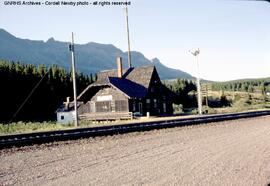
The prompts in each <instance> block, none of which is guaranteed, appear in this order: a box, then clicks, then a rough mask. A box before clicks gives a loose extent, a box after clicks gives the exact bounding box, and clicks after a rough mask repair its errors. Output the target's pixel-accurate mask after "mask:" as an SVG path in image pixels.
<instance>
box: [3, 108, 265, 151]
mask: <svg viewBox="0 0 270 186" xmlns="http://www.w3.org/2000/svg"><path fill="white" fill-rule="evenodd" d="M264 115H270V110H265V111H254V112H242V113H233V114H216V115H208V116H199V117H192V118H181V119H170V120H161V121H151V122H143V123H132V124H120V125H111V126H102V127H91V128H90V127H87V128H77V129H67V130H57V131H47V132H34V133H24V134H14V135H4V136H0V149H3V148H9V147H13V146H26V145H33V144H41V143H48V142H53V141H64V140H75V139H79V138H87V137H95V136H106V135H114V134H123V133H129V132H140V131H149V130H153V129H162V128H172V127H179V126H187V125H197V124H204V123H205V124H206V123H210V122H219V121H226V120H233V119H241V118H250V117H257V116H264Z"/></svg>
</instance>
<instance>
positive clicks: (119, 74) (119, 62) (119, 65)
mask: <svg viewBox="0 0 270 186" xmlns="http://www.w3.org/2000/svg"><path fill="white" fill-rule="evenodd" d="M116 63H117V77H119V78H122V75H123V66H122V58H121V57H117V58H116Z"/></svg>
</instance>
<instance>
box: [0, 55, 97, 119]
mask: <svg viewBox="0 0 270 186" xmlns="http://www.w3.org/2000/svg"><path fill="white" fill-rule="evenodd" d="M95 78H96V76H94V77H93V76H92V74H90V75H85V74H82V73H77V74H76V81H77V92H78V93H80V92H82V91H83V89H85V87H86V86H88V85H89V84H91V83H92V82H93V81H94V80H95ZM41 79H42V81H41ZM39 82H40V84H39V85H38V87H37V88H36V89H35V91H34V92H33V94H32V95H31V97H30V98H29V100H28V101H27V102H26V103H25V105H24V107H23V108H22V109H21V111H20V112H19V113H18V114H17V115H16V117H15V118H13V116H14V114H15V113H16V111H17V110H18V108H19V107H20V106H21V104H22V103H23V102H24V101H25V99H26V98H27V97H28V96H29V94H30V93H31V91H32V90H33V88H34V87H35V86H37V84H38V83H39ZM0 85H1V91H0V98H1V99H2V101H1V107H0V122H3V123H6V122H8V121H10V120H13V121H20V120H24V121H43V120H55V117H56V114H55V111H56V109H57V108H58V107H59V106H60V105H61V104H62V103H63V101H65V99H66V97H68V96H71V97H73V84H72V74H71V71H68V70H66V69H64V68H60V67H58V66H57V65H52V66H50V67H46V66H45V65H42V64H41V65H33V64H23V63H20V62H13V61H4V60H0ZM71 100H72V99H71Z"/></svg>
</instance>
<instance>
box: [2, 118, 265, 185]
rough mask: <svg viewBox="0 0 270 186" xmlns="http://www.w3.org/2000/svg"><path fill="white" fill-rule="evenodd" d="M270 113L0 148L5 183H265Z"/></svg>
mask: <svg viewBox="0 0 270 186" xmlns="http://www.w3.org/2000/svg"><path fill="white" fill-rule="evenodd" d="M269 183H270V116H263V117H257V118H251V119H241V120H234V121H227V122H219V123H211V124H206V125H197V126H189V127H181V128H173V129H162V130H155V131H150V132H141V133H130V134H124V135H115V136H108V137H97V138H90V139H83V140H77V141H69V142H58V143H51V144H46V145H39V146H38V145H36V146H32V147H23V148H14V149H9V150H1V151H0V185H236V186H240V185H245V186H246V185H268V184H269Z"/></svg>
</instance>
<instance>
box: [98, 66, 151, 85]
mask: <svg viewBox="0 0 270 186" xmlns="http://www.w3.org/2000/svg"><path fill="white" fill-rule="evenodd" d="M154 69H155V67H154V66H143V67H137V68H129V69H125V70H123V77H122V79H127V80H130V81H132V82H134V83H137V84H140V85H142V86H144V87H145V88H146V89H148V87H149V84H150V81H151V77H152V74H153V72H154ZM106 77H117V70H108V71H102V72H100V73H98V81H97V82H99V81H104V80H105V79H106Z"/></svg>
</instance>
